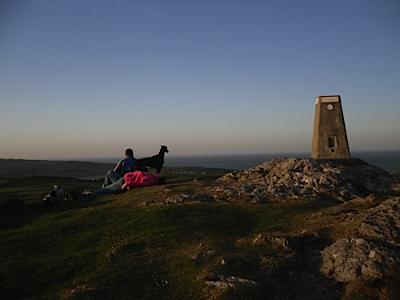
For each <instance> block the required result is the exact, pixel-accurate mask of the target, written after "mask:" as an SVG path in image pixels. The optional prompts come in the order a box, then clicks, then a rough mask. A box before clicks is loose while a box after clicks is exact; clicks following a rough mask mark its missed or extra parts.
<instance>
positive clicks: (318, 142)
mask: <svg viewBox="0 0 400 300" xmlns="http://www.w3.org/2000/svg"><path fill="white" fill-rule="evenodd" d="M311 157H312V158H314V159H350V150H349V143H348V141H347V134H346V126H345V124H344V118H343V111H342V104H341V99H340V96H338V95H337V96H319V97H317V99H316V102H315V117H314V133H313V140H312V151H311Z"/></svg>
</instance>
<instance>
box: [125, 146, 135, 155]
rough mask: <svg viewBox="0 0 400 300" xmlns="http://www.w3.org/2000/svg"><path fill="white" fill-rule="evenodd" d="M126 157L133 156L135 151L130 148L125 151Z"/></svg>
mask: <svg viewBox="0 0 400 300" xmlns="http://www.w3.org/2000/svg"><path fill="white" fill-rule="evenodd" d="M125 155H126V156H133V150H132V149H131V148H128V149H126V150H125Z"/></svg>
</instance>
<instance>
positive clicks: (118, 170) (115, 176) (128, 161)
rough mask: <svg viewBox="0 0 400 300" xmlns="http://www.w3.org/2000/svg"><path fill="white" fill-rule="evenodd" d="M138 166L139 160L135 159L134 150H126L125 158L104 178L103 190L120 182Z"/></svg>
mask: <svg viewBox="0 0 400 300" xmlns="http://www.w3.org/2000/svg"><path fill="white" fill-rule="evenodd" d="M137 166H138V163H137V160H136V159H135V158H134V157H133V150H132V149H130V148H128V149H126V150H125V158H124V159H122V160H120V161H119V162H118V163H117V165H116V166H115V167H114V169H113V170H108V171H107V174H106V176H105V177H104V183H103V185H102V187H103V188H105V187H107V186H109V185H111V184H113V183H116V182H118V181H119V180H121V178H123V176H124V175H125V174H126V173H128V172H132V171H134V170H135V169H136V167H137Z"/></svg>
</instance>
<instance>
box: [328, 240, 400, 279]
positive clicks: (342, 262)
mask: <svg viewBox="0 0 400 300" xmlns="http://www.w3.org/2000/svg"><path fill="white" fill-rule="evenodd" d="M321 254H322V267H321V272H322V273H323V274H325V275H326V276H328V277H333V278H335V280H336V281H339V282H349V281H355V280H373V279H380V278H383V277H384V276H385V275H388V274H390V273H392V272H393V270H394V268H395V265H396V264H397V263H398V262H399V256H398V255H397V254H396V253H395V252H394V251H392V250H390V249H388V248H386V247H384V246H379V245H377V244H375V243H373V242H370V241H367V240H365V239H362V238H350V239H339V240H337V241H336V242H335V243H333V244H332V245H330V246H329V247H327V248H325V249H324V250H323V251H322V252H321Z"/></svg>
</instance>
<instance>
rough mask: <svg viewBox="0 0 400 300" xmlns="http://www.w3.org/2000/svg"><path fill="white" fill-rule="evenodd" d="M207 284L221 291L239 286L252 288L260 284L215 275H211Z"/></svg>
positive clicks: (244, 279) (243, 279)
mask: <svg viewBox="0 0 400 300" xmlns="http://www.w3.org/2000/svg"><path fill="white" fill-rule="evenodd" d="M205 282H206V285H208V286H213V287H216V288H220V289H226V288H234V287H237V286H252V285H257V284H258V282H256V281H253V280H250V279H246V278H241V277H237V276H233V275H223V274H215V273H209V274H208V276H207V278H206V281H205Z"/></svg>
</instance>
